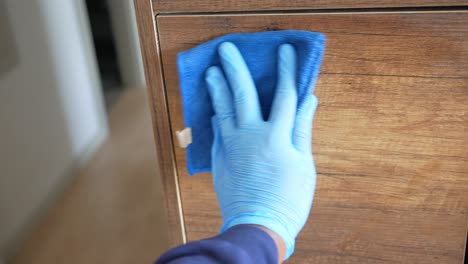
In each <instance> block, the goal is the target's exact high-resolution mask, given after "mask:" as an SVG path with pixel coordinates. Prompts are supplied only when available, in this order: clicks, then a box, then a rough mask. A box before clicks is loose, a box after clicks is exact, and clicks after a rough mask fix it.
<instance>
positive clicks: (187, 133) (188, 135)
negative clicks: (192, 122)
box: [176, 127, 192, 148]
mask: <svg viewBox="0 0 468 264" xmlns="http://www.w3.org/2000/svg"><path fill="white" fill-rule="evenodd" d="M176 136H177V141H179V147H181V148H186V147H187V146H188V145H190V144H191V143H192V129H191V128H190V127H186V128H184V129H182V130H179V131H176Z"/></svg>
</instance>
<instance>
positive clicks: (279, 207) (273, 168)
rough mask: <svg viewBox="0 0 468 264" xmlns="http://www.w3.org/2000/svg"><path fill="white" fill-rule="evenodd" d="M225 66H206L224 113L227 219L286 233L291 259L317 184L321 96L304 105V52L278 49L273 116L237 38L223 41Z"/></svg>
mask: <svg viewBox="0 0 468 264" xmlns="http://www.w3.org/2000/svg"><path fill="white" fill-rule="evenodd" d="M218 52H219V56H220V58H221V64H222V67H223V70H224V74H225V76H224V74H223V71H222V70H221V69H220V68H219V67H216V66H213V67H210V68H209V69H208V70H207V72H206V82H207V84H208V87H209V92H210V96H211V99H212V102H213V105H214V110H215V113H216V115H215V116H214V117H213V119H212V120H213V121H214V122H213V129H214V133H215V139H214V144H213V148H212V169H213V183H214V187H215V190H216V194H217V197H218V201H219V205H220V208H221V214H222V216H223V219H224V224H223V226H222V228H221V232H223V231H224V230H227V229H228V228H230V227H232V226H235V225H239V224H254V225H261V226H264V227H266V228H268V229H270V230H272V231H274V232H275V233H277V234H278V235H279V236H280V237H282V238H283V240H284V242H285V244H286V248H287V252H286V259H287V258H288V257H289V256H290V255H291V254H292V253H293V251H294V243H295V238H296V236H297V234H298V233H299V231H300V230H301V229H302V227H303V226H304V224H305V222H306V220H307V217H308V215H309V211H310V207H311V205H312V199H313V196H314V191H315V179H316V173H315V166H314V161H313V158H312V153H311V126H312V119H313V116H314V112H315V109H316V107H317V98H316V97H315V96H313V95H312V94H311V95H310V96H307V98H306V99H305V100H304V101H303V103H302V105H301V106H300V107H299V108H298V106H297V91H296V67H297V63H296V52H295V49H294V47H293V46H292V45H290V44H283V45H281V46H280V47H279V50H278V56H279V57H278V84H277V88H276V89H277V91H276V95H275V99H274V102H273V105H272V109H271V113H270V118H269V119H270V120H268V121H265V120H263V118H262V114H261V110H260V106H259V100H258V95H257V91H256V88H255V84H254V82H253V80H252V78H251V76H250V72H249V70H248V69H247V66H246V64H245V62H244V60H243V58H242V56H241V54H240V52H239V51H238V49H237V48H236V47H235V46H234V44H232V43H229V42H225V43H223V44H221V45H220V46H219V49H218Z"/></svg>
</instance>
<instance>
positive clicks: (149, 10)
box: [134, 0, 186, 247]
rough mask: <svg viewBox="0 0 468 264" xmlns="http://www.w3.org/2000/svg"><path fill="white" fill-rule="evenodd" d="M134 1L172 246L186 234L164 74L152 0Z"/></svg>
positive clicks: (180, 241) (178, 243) (179, 242)
mask: <svg viewBox="0 0 468 264" xmlns="http://www.w3.org/2000/svg"><path fill="white" fill-rule="evenodd" d="M134 3H135V13H136V18H137V23H138V28H139V36H140V46H141V53H142V57H143V64H144V68H145V78H146V85H147V92H148V100H149V105H150V112H151V117H152V122H153V131H154V141H155V145H156V155H157V163H158V168H157V170H156V172H157V173H158V174H159V175H160V178H161V184H162V187H163V192H164V195H163V199H164V201H163V202H164V206H165V208H164V211H165V213H166V219H167V227H168V230H167V234H168V237H169V241H168V242H169V243H168V246H169V247H174V246H177V245H180V244H183V243H185V242H186V235H185V228H184V216H183V213H182V203H181V198H180V191H179V182H178V178H177V170H176V161H175V154H174V142H173V140H172V131H171V126H170V119H169V113H168V104H167V98H166V91H165V89H164V79H163V74H164V73H163V71H162V68H161V56H160V54H161V53H160V49H159V43H158V28H157V25H156V19H155V18H156V14H155V13H154V11H153V6H152V1H151V0H135V2H134Z"/></svg>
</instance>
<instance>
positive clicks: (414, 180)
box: [157, 12, 468, 263]
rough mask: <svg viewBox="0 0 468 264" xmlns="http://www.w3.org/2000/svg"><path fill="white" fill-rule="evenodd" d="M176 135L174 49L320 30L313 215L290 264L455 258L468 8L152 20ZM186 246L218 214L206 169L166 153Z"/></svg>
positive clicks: (465, 182) (467, 180)
mask: <svg viewBox="0 0 468 264" xmlns="http://www.w3.org/2000/svg"><path fill="white" fill-rule="evenodd" d="M157 21H158V28H159V36H160V47H161V54H162V62H163V68H164V73H165V75H164V79H165V84H166V92H167V97H168V103H169V110H170V117H171V125H172V128H173V130H176V129H181V128H183V121H182V105H181V98H180V92H179V83H178V78H177V73H176V54H177V52H180V51H182V50H186V49H189V48H192V47H194V46H195V45H197V44H199V43H202V42H205V41H208V40H210V39H212V38H214V37H217V36H221V35H224V34H227V33H232V32H253V31H263V30H276V29H302V30H314V31H321V32H324V33H325V34H326V35H327V38H328V39H327V49H326V55H325V58H324V63H323V66H322V73H321V75H320V78H319V81H318V83H317V86H316V95H317V96H318V98H319V102H320V104H319V109H318V111H317V115H316V119H315V122H314V135H313V136H314V140H313V152H314V156H315V160H316V166H317V171H318V182H317V190H316V195H315V200H314V205H313V209H312V213H311V215H310V217H309V221H308V223H307V224H306V226H305V228H304V230H303V232H302V233H301V234H300V236H299V237H298V240H297V249H296V253H295V255H294V256H293V257H292V259H291V260H290V261H289V262H288V263H387V262H390V263H463V257H464V244H465V239H466V231H467V230H466V228H467V221H468V196H467V195H466V194H467V193H468V177H467V173H468V168H467V165H466V164H467V159H468V158H467V157H468V149H467V148H466V145H467V135H466V129H467V125H468V119H467V116H466V113H467V111H468V13H467V12H448V13H442V12H427V13H409V12H408V13H374V14H371V13H353V14H337V13H336V14H287V15H278V14H274V15H267V14H265V15H220V16H214V15H210V16H173V15H172V16H164V15H160V16H158V19H157ZM175 153H176V159H177V164H178V167H177V169H178V175H179V183H180V189H181V195H182V203H183V212H184V216H185V227H186V231H187V237H188V240H194V239H199V238H205V237H208V236H212V235H215V234H216V233H217V232H218V228H219V227H220V226H221V222H222V220H221V217H220V213H219V209H218V205H217V202H216V197H215V193H214V191H213V187H212V183H211V178H210V174H208V173H205V174H202V175H196V176H195V177H193V178H191V177H189V176H188V174H187V172H186V168H185V162H186V160H185V152H184V150H182V149H179V148H177V149H176V150H175Z"/></svg>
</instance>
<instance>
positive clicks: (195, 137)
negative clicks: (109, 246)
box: [177, 30, 325, 175]
mask: <svg viewBox="0 0 468 264" xmlns="http://www.w3.org/2000/svg"><path fill="white" fill-rule="evenodd" d="M226 41H229V42H232V43H234V44H235V45H236V46H237V48H238V49H239V51H240V52H241V54H242V56H243V57H244V60H245V62H246V63H247V66H248V68H249V70H250V73H251V75H252V77H253V79H254V82H255V85H256V87H257V92H258V95H259V98H260V99H259V100H260V104H261V108H262V113H263V116H264V118H265V120H267V119H268V115H269V113H270V107H271V104H272V101H273V96H274V92H275V89H276V74H277V73H276V72H277V56H278V55H277V53H278V47H279V46H280V45H281V44H284V43H289V44H292V45H293V46H294V47H295V48H296V53H297V56H298V58H297V59H298V60H297V61H298V76H297V84H298V103H299V105H300V104H301V102H302V100H303V98H304V97H305V96H306V95H307V94H308V93H311V92H313V88H314V86H315V82H316V80H317V76H318V73H319V68H320V64H321V62H322V56H323V53H324V47H325V36H324V35H323V34H321V33H317V32H310V31H301V30H283V31H266V32H257V33H236V34H229V35H225V36H222V37H219V38H216V39H213V40H211V41H208V42H206V43H203V44H201V45H198V46H196V47H194V48H192V49H189V50H186V51H183V52H180V53H179V54H178V55H177V65H178V71H179V79H180V89H181V93H182V104H183V108H184V123H185V127H190V128H191V129H192V144H190V145H189V146H188V147H187V169H188V172H189V174H190V175H193V174H195V173H199V172H207V171H211V146H212V144H213V131H212V126H211V117H212V116H213V115H214V110H213V107H212V104H211V99H210V96H209V94H208V88H207V86H206V83H205V71H206V70H207V69H208V68H209V67H210V66H213V65H218V66H220V65H221V64H220V61H219V57H218V53H217V48H218V45H219V44H221V43H223V42H226Z"/></svg>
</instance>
